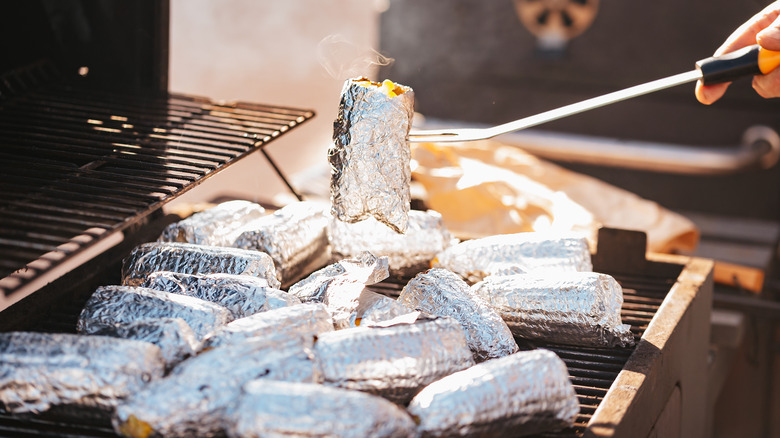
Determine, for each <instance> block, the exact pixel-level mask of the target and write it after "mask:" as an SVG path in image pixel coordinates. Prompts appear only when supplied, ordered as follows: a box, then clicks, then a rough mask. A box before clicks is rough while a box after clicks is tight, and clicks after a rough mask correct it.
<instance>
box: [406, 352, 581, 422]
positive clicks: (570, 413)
mask: <svg viewBox="0 0 780 438" xmlns="http://www.w3.org/2000/svg"><path fill="white" fill-rule="evenodd" d="M579 410H580V409H579V402H578V401H577V396H576V393H575V392H574V387H573V386H572V384H571V382H570V381H569V374H568V371H567V369H566V365H565V364H564V363H563V361H562V360H561V359H560V358H558V356H556V355H555V353H553V352H551V351H548V350H532V351H522V352H519V353H515V354H512V355H509V356H506V357H502V358H499V359H492V360H489V361H486V362H483V363H480V364H478V365H475V366H473V367H471V368H469V369H466V370H463V371H459V372H456V373H454V374H452V375H449V376H446V377H444V378H442V379H441V380H438V381H436V382H433V383H431V384H430V385H428V386H426V387H425V388H423V390H422V391H420V393H419V394H417V396H416V397H414V399H413V400H412V401H411V402H410V403H409V407H408V411H409V413H410V414H412V416H414V417H415V418H416V419H418V421H419V431H420V432H421V435H422V436H423V437H454V436H459V437H483V436H522V435H530V434H537V433H542V432H549V431H554V430H558V429H563V428H565V427H567V426H571V425H573V423H574V419H575V418H576V416H577V414H578V413H579Z"/></svg>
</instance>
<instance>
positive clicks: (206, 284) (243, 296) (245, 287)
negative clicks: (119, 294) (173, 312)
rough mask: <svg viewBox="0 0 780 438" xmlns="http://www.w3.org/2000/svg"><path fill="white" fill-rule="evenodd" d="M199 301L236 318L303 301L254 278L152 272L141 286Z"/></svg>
mask: <svg viewBox="0 0 780 438" xmlns="http://www.w3.org/2000/svg"><path fill="white" fill-rule="evenodd" d="M139 286H141V287H148V288H150V289H157V290H162V291H165V292H170V293H175V294H180V295H187V296H190V297H195V298H200V299H202V300H206V301H209V302H212V303H215V304H219V305H220V306H222V307H225V308H226V309H228V310H229V311H230V313H231V314H232V315H233V318H243V317H245V316H249V315H253V314H255V313H258V312H265V311H266V310H271V309H278V308H280V307H286V306H292V305H294V304H300V302H301V300H299V299H298V298H296V297H295V296H294V295H291V294H288V293H287V292H284V291H283V290H280V289H277V288H274V287H271V286H269V285H268V281H266V280H265V279H262V278H259V277H253V276H251V275H234V274H203V275H198V274H183V273H180V272H167V271H158V272H152V273H151V274H149V276H148V277H147V278H146V279H145V280H144V281H143V282H142V283H141V284H140V285H139Z"/></svg>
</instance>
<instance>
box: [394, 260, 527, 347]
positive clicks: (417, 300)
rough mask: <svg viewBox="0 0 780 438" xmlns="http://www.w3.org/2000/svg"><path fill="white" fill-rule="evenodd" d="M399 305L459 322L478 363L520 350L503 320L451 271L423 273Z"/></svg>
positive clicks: (406, 288)
mask: <svg viewBox="0 0 780 438" xmlns="http://www.w3.org/2000/svg"><path fill="white" fill-rule="evenodd" d="M398 301H399V302H400V303H401V304H402V305H404V306H406V307H408V308H411V309H416V310H421V311H423V312H426V313H430V314H433V315H438V316H446V317H451V318H453V319H455V320H456V321H458V322H459V323H460V325H461V326H462V327H463V329H464V330H465V331H466V340H467V341H468V344H469V348H471V351H472V352H474V359H475V360H476V361H477V362H481V361H483V360H487V359H491V358H496V357H501V356H506V355H508V354H512V353H514V352H516V351H517V350H518V347H517V344H516V343H515V339H514V337H512V333H511V332H510V331H509V327H507V325H506V323H505V322H504V321H503V320H502V319H501V316H499V314H498V313H496V311H495V310H493V309H492V308H491V307H490V306H488V305H487V303H485V302H484V301H483V300H482V298H480V297H479V296H477V295H476V294H474V293H473V292H472V291H471V289H470V288H469V285H468V284H467V283H466V282H465V281H464V280H463V279H462V278H460V277H459V276H458V275H457V274H455V273H453V272H451V271H448V270H446V269H438V268H433V269H429V270H427V271H424V272H421V273H420V274H418V275H417V276H415V277H414V278H413V279H412V280H411V281H409V283H407V284H406V286H404V288H403V290H402V291H401V295H399V296H398Z"/></svg>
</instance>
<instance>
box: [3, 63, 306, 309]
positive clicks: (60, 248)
mask: <svg viewBox="0 0 780 438" xmlns="http://www.w3.org/2000/svg"><path fill="white" fill-rule="evenodd" d="M54 76H56V74H55V73H54V72H53V71H51V70H50V69H48V67H47V66H45V65H44V66H35V67H34V68H28V69H25V70H21V71H17V72H14V73H12V74H9V75H6V76H5V77H0V163H2V164H0V291H2V292H3V294H2V296H0V310H2V308H4V307H7V305H6V306H3V305H2V304H3V302H4V301H3V297H6V298H8V297H10V296H11V295H13V294H14V293H15V292H16V291H18V290H19V289H20V288H22V287H23V286H25V285H26V284H28V283H29V282H30V281H32V279H34V278H36V277H38V276H40V275H42V274H44V273H45V272H47V271H50V270H52V269H54V268H55V267H56V266H57V265H59V264H61V263H62V262H63V261H64V260H66V259H68V258H69V257H73V256H74V255H75V254H76V253H78V252H80V251H82V250H84V249H85V248H86V247H89V246H91V245H94V244H95V243H97V242H99V241H100V240H101V239H103V238H104V237H106V236H108V235H109V234H110V233H112V232H115V231H122V230H124V229H127V228H128V227H130V226H132V225H135V224H139V223H141V222H143V220H144V219H145V218H147V217H148V216H149V215H150V214H151V213H153V212H155V211H157V210H159V208H160V207H161V206H162V205H163V204H164V203H166V202H168V201H170V200H171V199H173V198H175V197H176V196H178V195H180V194H182V193H184V192H186V191H187V190H189V189H191V188H193V187H195V186H196V185H198V184H200V183H201V182H203V181H204V180H205V179H206V178H208V177H210V176H212V175H214V174H215V173H217V172H219V171H221V170H223V169H224V168H225V167H227V166H228V165H230V164H232V163H234V162H235V161H236V160H238V159H240V158H242V157H244V156H245V155H247V154H249V153H251V152H253V151H255V150H262V148H263V146H265V145H266V144H267V143H268V142H269V141H271V140H273V139H275V138H277V137H279V136H280V135H282V134H284V133H286V132H288V131H289V130H290V129H292V128H294V127H296V126H298V125H300V124H301V123H303V122H305V121H306V120H308V119H310V118H312V117H313V116H314V113H313V111H309V110H299V109H293V108H285V107H278V106H268V105H257V104H249V103H237V104H217V103H214V102H212V101H209V100H207V99H202V98H196V97H190V96H184V95H179V94H167V95H165V96H159V97H158V96H138V95H129V94H120V93H115V92H106V91H96V90H93V89H81V88H79V87H78V86H72V85H62V84H57V85H56V86H52V85H50V83H51V82H53V80H52V77H54ZM263 153H265V152H264V151H263ZM266 157H268V156H267V154H266ZM268 158H269V160H270V157H268ZM271 164H272V165H273V166H274V167H275V168H276V166H275V165H274V164H273V163H271ZM277 169H278V168H277ZM282 178H283V179H284V177H283V176H282ZM285 182H286V181H285ZM12 298H13V299H9V300H7V301H8V302H13V301H17V300H18V299H20V298H21V297H18V296H15V297H12Z"/></svg>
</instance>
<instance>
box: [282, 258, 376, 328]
mask: <svg viewBox="0 0 780 438" xmlns="http://www.w3.org/2000/svg"><path fill="white" fill-rule="evenodd" d="M387 275H388V273H387V257H374V256H373V255H372V254H370V253H368V252H365V253H363V254H361V255H360V256H359V257H358V258H356V259H345V260H342V261H340V262H338V263H334V264H332V265H328V266H326V267H324V268H322V269H320V270H319V271H316V272H314V273H312V274H311V275H309V276H308V277H306V278H304V279H303V280H301V281H299V282H298V283H296V284H294V285H292V286H290V289H289V292H290V293H291V294H293V295H295V296H297V297H298V298H299V299H300V300H301V301H303V302H305V303H307V302H314V303H323V304H325V306H327V308H328V312H330V314H331V315H332V316H333V324H334V325H335V327H336V329H342V328H346V327H349V326H350V319H353V320H354V316H353V315H354V313H355V312H356V311H357V308H358V306H359V305H360V295H361V293H363V290H364V289H365V287H366V286H367V285H371V284H374V283H378V282H380V281H382V280H384V279H385V278H387ZM352 325H354V324H352Z"/></svg>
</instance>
